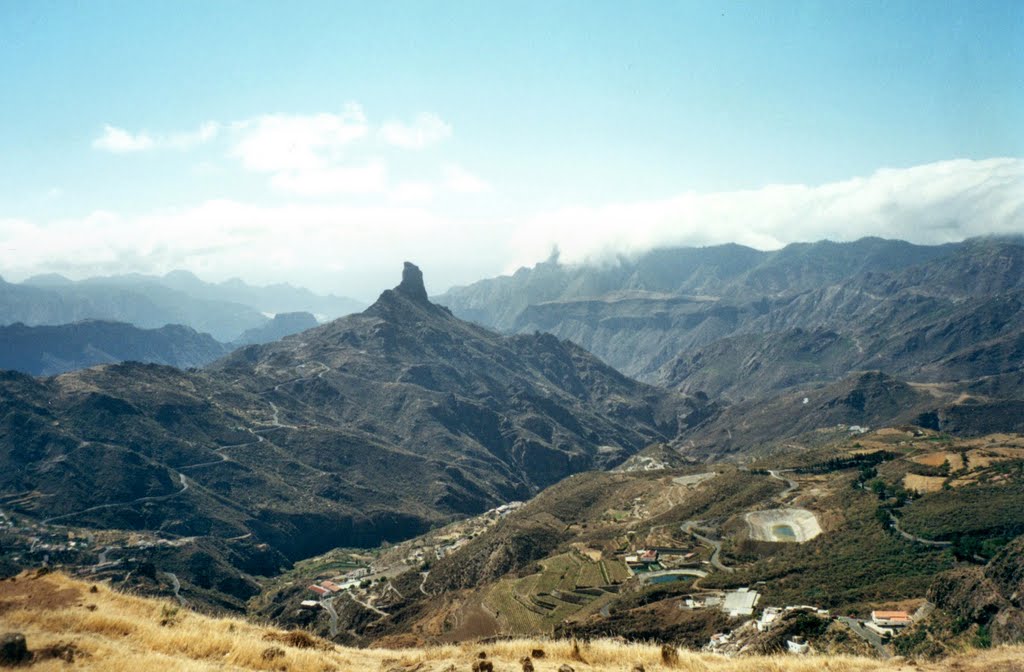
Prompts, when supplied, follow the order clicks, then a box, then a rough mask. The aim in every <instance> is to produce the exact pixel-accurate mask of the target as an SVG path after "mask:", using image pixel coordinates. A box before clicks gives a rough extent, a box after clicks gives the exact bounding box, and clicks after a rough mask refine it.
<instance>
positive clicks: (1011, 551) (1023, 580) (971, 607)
mask: <svg viewBox="0 0 1024 672" xmlns="http://www.w3.org/2000/svg"><path fill="white" fill-rule="evenodd" d="M928 599H929V600H930V601H931V602H933V603H934V604H935V605H936V606H938V607H939V608H941V609H943V610H944V611H946V612H947V613H948V614H951V615H952V616H953V617H954V618H955V619H957V620H958V621H959V622H960V623H976V624H978V625H981V626H984V627H986V628H988V631H989V634H990V635H991V638H992V644H994V645H1000V644H1014V643H1020V642H1024V537H1018V538H1017V539H1015V540H1014V541H1012V542H1010V543H1009V544H1007V545H1006V546H1005V547H1004V548H1003V549H1002V550H1000V551H999V553H998V554H996V556H995V557H994V558H993V559H992V560H991V561H990V562H989V563H988V564H987V565H986V566H985V567H969V568H960V569H955V570H952V571H949V572H945V573H943V574H940V575H939V576H937V577H936V578H935V581H934V582H933V583H932V585H931V587H930V588H929V590H928Z"/></svg>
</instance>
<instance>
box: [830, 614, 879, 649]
mask: <svg viewBox="0 0 1024 672" xmlns="http://www.w3.org/2000/svg"><path fill="white" fill-rule="evenodd" d="M838 620H839V621H840V622H841V623H845V624H846V625H847V627H849V628H850V630H853V632H854V634H856V635H857V636H858V637H860V638H861V639H863V640H865V641H866V642H867V643H869V644H870V645H871V646H873V647H874V649H875V651H876V652H877V653H878V655H879V656H881V657H882V658H885V659H888V658H891V657H892V656H891V654H890V653H889V652H888V651H886V650H885V645H884V644H882V638H881V637H880V636H879V635H877V634H876V633H874V632H871V631H870V630H868V629H867V628H865V627H864V626H863V625H861V624H860V621H858V620H857V619H855V618H847V617H846V616H840V617H839V618H838Z"/></svg>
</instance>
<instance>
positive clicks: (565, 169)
mask: <svg viewBox="0 0 1024 672" xmlns="http://www.w3.org/2000/svg"><path fill="white" fill-rule="evenodd" d="M0 96H2V98H0V275H2V276H3V277H4V279H6V280H8V281H20V280H22V279H24V278H26V277H28V276H31V275H34V274H38V273H52V272H56V273H62V274H64V275H67V276H68V277H71V278H76V279H77V278H83V277H88V276H93V275H105V274H111V273H122V272H145V273H166V272H168V271H170V270H174V269H179V268H180V269H186V270H190V271H192V272H194V273H196V274H197V275H199V276H200V277H202V278H204V279H207V280H212V281H221V280H224V279H227V278H231V277H241V278H243V279H245V280H247V281H249V282H253V283H256V284H264V283H270V282H291V283H293V284H297V285H302V286H307V287H310V288H312V289H314V290H316V291H320V292H332V293H336V294H342V295H349V296H354V297H356V298H361V299H364V300H372V298H373V297H375V296H376V294H377V293H379V291H380V290H381V289H382V288H383V287H388V286H392V285H394V284H395V283H396V281H397V278H398V274H399V272H400V269H401V262H402V261H404V260H411V261H414V262H416V263H417V264H419V265H420V266H421V268H423V270H424V273H425V276H426V281H427V285H428V290H430V291H431V292H432V293H437V292H440V291H443V290H444V289H446V288H447V287H449V286H451V285H453V284H466V283H469V282H472V281H474V280H477V279H480V278H482V277H489V276H494V275H497V274H500V273H506V272H510V271H512V270H514V269H515V268H517V267H519V266H521V265H531V264H533V263H536V262H538V261H541V260H543V259H546V258H548V257H549V256H550V255H551V253H552V251H553V250H555V249H557V250H558V251H559V253H560V259H561V260H562V261H563V262H564V263H610V261H609V260H612V259H614V258H615V255H618V254H637V253H641V252H643V251H645V250H648V249H651V248H655V247H661V246H667V245H698V246H700V245H711V244H717V243H724V242H738V243H742V244H746V245H751V246H754V247H758V248H760V249H774V248H778V247H780V246H783V245H785V244H787V243H790V242H797V241H812V240H820V239H826V238H827V239H832V240H854V239H857V238H859V237H861V236H864V235H879V236H884V237H889V238H902V239H907V240H912V241H915V242H920V243H943V242H949V241H954V240H961V239H963V238H965V237H970V236H976V235H985V234H992V233H1024V3H1022V2H1019V0H1007V1H1005V2H984V1H981V0H972V1H969V2H943V1H939V0H936V1H933V2H924V1H917V2H901V1H898V0H889V1H886V2H869V1H863V2H855V3H839V2H800V1H798V0H792V1H787V2H776V1H768V0H765V1H763V2H721V3H718V2H710V1H702V2H684V1H678V0H677V1H672V2H637V3H623V2H602V1H598V0H587V1H585V2H558V1H556V0H546V1H544V2H531V1H528V0H517V1H516V2H501V3H499V2H475V1H472V2H471V1H467V2H441V1H429V2H428V1H417V2H411V1H410V2H387V1H383V2H373V3H367V2H360V3H356V2H339V1H337V0H330V1H324V2H316V1H314V0H305V1H303V2H298V3H284V2H261V1H258V0H247V1H244V2H236V1H230V0H218V1H216V2H198V1H189V0H177V1H176V2H173V3H172V2H156V1H145V0H134V1H132V2H114V1H104V0H95V1H94V2H70V1H47V0H5V1H4V2H0Z"/></svg>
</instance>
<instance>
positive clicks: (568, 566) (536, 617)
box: [484, 551, 629, 633]
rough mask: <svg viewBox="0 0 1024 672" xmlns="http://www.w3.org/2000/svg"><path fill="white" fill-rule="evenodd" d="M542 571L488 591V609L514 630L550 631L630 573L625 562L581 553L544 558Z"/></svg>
mask: <svg viewBox="0 0 1024 672" xmlns="http://www.w3.org/2000/svg"><path fill="white" fill-rule="evenodd" d="M540 565H541V571H540V572H537V573H536V574H531V575H529V576H526V577H523V578H520V579H504V580H502V581H499V582H498V583H497V584H496V585H495V586H494V587H493V588H492V589H491V590H490V591H489V592H488V594H487V597H486V599H485V601H484V604H485V606H486V608H487V609H488V610H489V611H491V612H492V613H494V614H495V615H496V616H497V618H498V619H499V620H500V621H501V622H502V624H503V625H504V626H505V628H507V631H508V632H510V633H525V632H550V631H551V630H552V629H553V628H554V626H555V625H556V624H558V623H560V622H562V621H563V620H565V619H567V618H569V617H571V616H573V615H575V614H577V613H580V612H589V611H590V609H588V606H589V605H590V604H591V603H592V602H594V601H595V600H598V599H599V598H601V597H602V596H603V595H606V594H607V592H606V591H605V590H604V589H603V588H602V586H607V585H609V584H610V583H618V582H621V581H623V580H625V579H626V578H628V576H629V572H628V570H627V569H626V566H625V565H624V564H623V563H622V562H621V561H612V560H600V561H598V562H595V561H593V560H592V559H590V558H588V557H586V556H585V555H582V554H580V553H577V552H575V551H574V552H569V553H562V554H560V555H555V556H552V557H550V558H547V559H546V560H543V561H541V563H540Z"/></svg>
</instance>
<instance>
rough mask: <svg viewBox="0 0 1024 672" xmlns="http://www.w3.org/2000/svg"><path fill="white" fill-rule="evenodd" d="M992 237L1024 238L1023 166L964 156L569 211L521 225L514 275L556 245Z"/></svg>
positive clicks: (609, 248) (593, 250)
mask: <svg viewBox="0 0 1024 672" xmlns="http://www.w3.org/2000/svg"><path fill="white" fill-rule="evenodd" d="M993 233H1024V160H1021V159H1014V158H1000V159H987V160H982V161H972V160H967V159H961V160H954V161H942V162H938V163H931V164H926V165H923V166H916V167H913V168H907V169H882V170H879V171H876V172H875V173H873V174H872V175H870V176H868V177H857V178H853V179H850V180H844V181H842V182H833V183H830V184H824V185H821V186H807V185H802V184H786V185H770V186H766V187H763V188H761V189H752V190H745V191H732V192H719V193H706V194H701V193H693V192H691V193H684V194H681V195H679V196H675V197H672V198H666V199H662V200H654V201H646V202H633V203H615V204H608V205H602V206H596V207H569V208H563V209H560V210H556V211H554V212H548V213H543V214H540V215H538V216H536V217H534V218H532V219H531V220H530V221H528V222H526V223H525V224H524V225H522V226H520V227H517V230H516V231H515V233H514V234H513V242H512V245H513V247H514V248H515V250H516V251H517V254H516V258H515V259H514V260H512V262H511V263H510V264H509V266H508V267H507V268H515V267H517V266H518V265H523V264H532V263H534V262H536V261H537V260H539V259H543V258H545V257H546V256H547V255H548V254H550V252H551V250H552V249H554V248H557V249H558V250H559V252H560V257H559V258H560V259H561V260H562V261H563V262H566V263H601V262H604V261H608V260H610V259H613V258H614V257H615V256H616V255H619V254H625V255H635V254H640V253H643V252H646V251H648V250H651V249H654V248H658V247H668V246H674V245H696V246H703V245H716V244H721V243H728V242H735V243H740V244H743V245H748V246H751V247H755V248H759V249H776V248H779V247H782V246H784V245H786V244H788V243H792V242H799V241H814V240H821V239H826V238H827V239H831V240H836V241H849V240H856V239H858V238H862V237H864V236H881V237H886V238H900V239H904V240H910V241H912V242H917V243H924V244H938V243H945V242H951V241H957V240H962V239H964V238H966V237H971V236H979V235H985V234H993Z"/></svg>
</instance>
